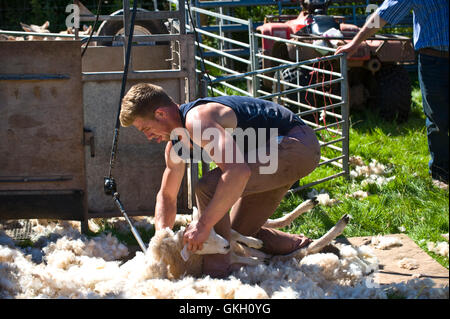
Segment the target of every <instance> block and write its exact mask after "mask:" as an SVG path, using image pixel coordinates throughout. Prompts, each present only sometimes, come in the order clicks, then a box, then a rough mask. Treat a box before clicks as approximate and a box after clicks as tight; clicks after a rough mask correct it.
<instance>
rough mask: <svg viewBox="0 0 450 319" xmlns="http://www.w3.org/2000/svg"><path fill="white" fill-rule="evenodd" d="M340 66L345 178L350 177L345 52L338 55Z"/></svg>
mask: <svg viewBox="0 0 450 319" xmlns="http://www.w3.org/2000/svg"><path fill="white" fill-rule="evenodd" d="M340 68H341V77H342V78H343V81H342V82H341V97H342V102H343V105H342V108H341V110H342V120H343V121H344V123H343V124H342V136H343V137H344V140H343V141H342V153H343V155H344V158H343V159H342V168H343V170H344V174H345V175H344V176H345V177H346V178H349V177H350V168H349V163H348V161H349V153H350V150H349V144H350V128H349V121H348V120H349V119H348V117H349V103H348V78H347V54H344V55H343V56H341V57H340Z"/></svg>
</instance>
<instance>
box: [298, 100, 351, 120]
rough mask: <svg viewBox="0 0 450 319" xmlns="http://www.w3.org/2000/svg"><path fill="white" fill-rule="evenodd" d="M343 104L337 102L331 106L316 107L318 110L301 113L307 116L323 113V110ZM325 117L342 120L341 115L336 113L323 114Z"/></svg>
mask: <svg viewBox="0 0 450 319" xmlns="http://www.w3.org/2000/svg"><path fill="white" fill-rule="evenodd" d="M343 104H344V102H339V103H335V104H331V105H327V106H323V107H318V108H314V109H312V110H311V111H305V112H302V115H308V114H312V113H316V112H320V111H324V110H329V109H332V108H335V107H338V106H341V105H343ZM325 114H326V115H330V116H334V117H336V118H338V119H342V115H340V114H337V113H333V112H325Z"/></svg>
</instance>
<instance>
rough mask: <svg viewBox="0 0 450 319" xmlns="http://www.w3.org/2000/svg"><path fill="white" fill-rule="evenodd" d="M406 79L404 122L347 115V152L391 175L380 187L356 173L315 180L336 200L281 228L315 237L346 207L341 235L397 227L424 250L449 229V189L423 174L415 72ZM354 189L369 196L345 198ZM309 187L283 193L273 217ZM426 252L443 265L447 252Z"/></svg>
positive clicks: (425, 155) (324, 172) (326, 171)
mask: <svg viewBox="0 0 450 319" xmlns="http://www.w3.org/2000/svg"><path fill="white" fill-rule="evenodd" d="M412 81H413V94H412V99H413V105H412V109H413V110H412V114H411V116H410V118H409V120H408V122H406V123H403V124H397V123H392V122H386V121H383V120H382V119H380V118H379V117H378V116H377V115H376V114H374V113H372V112H370V111H366V112H363V113H356V114H354V113H352V112H351V115H350V155H351V156H352V155H359V156H361V157H362V158H363V159H364V161H365V162H366V164H368V163H369V162H370V161H371V160H372V159H375V160H377V161H378V162H380V163H382V164H384V165H386V166H388V167H390V168H391V170H390V172H389V174H388V175H387V176H388V177H390V176H395V179H394V180H393V181H391V182H389V183H388V184H386V185H384V186H382V187H379V186H377V185H374V184H372V185H367V186H365V187H363V186H362V185H361V183H360V181H361V179H348V180H347V179H345V178H342V177H341V178H337V179H334V180H331V181H328V182H325V183H322V184H319V185H316V186H315V187H314V188H316V189H317V190H318V191H320V190H322V189H323V190H324V191H326V192H327V193H329V194H330V197H331V198H336V199H339V200H341V201H342V204H340V205H337V206H333V207H315V208H314V209H313V210H312V211H311V212H308V213H306V214H304V215H303V216H300V217H299V218H298V219H297V220H295V221H294V223H293V224H292V225H291V226H290V227H289V228H286V229H284V230H285V231H288V232H291V233H303V234H305V235H306V236H309V237H311V238H317V237H319V236H321V235H323V234H325V233H326V232H327V231H328V230H329V228H330V227H332V226H333V225H334V224H335V223H336V222H337V221H338V220H339V218H340V217H341V216H342V215H343V214H345V213H348V214H350V215H351V216H352V217H353V218H352V220H351V221H350V224H349V225H348V226H347V227H346V229H345V231H344V233H343V235H344V236H346V237H354V236H373V235H378V234H395V233H400V232H403V233H405V234H407V235H408V236H409V237H410V238H411V239H413V240H414V241H415V242H416V243H417V244H418V245H419V246H420V247H421V248H422V249H424V250H425V251H427V252H428V250H427V247H426V246H427V245H426V243H427V242H428V241H432V242H437V241H444V239H443V238H442V237H441V234H445V233H448V231H449V193H448V191H447V192H446V191H443V190H440V189H438V188H436V187H434V186H433V185H432V183H431V178H430V176H429V174H428V161H429V152H428V145H427V137H426V129H425V116H424V114H423V111H422V101H421V94H420V89H419V85H418V82H417V77H416V76H414V75H413V76H412ZM332 170H333V168H330V167H329V166H327V167H319V168H318V169H316V170H315V171H314V172H313V173H312V174H311V175H309V176H307V177H305V178H304V179H303V180H302V181H301V184H306V183H309V182H311V181H314V180H317V179H319V178H320V177H325V176H328V175H331V171H332ZM336 172H337V171H336ZM360 189H362V190H365V191H368V192H369V194H370V196H369V197H367V198H365V199H362V200H358V199H353V198H349V199H347V198H345V195H346V194H351V193H353V192H355V191H357V190H360ZM309 191H310V189H307V190H303V191H300V192H298V193H297V194H295V195H291V196H288V197H286V198H285V199H284V200H283V201H282V203H281V205H280V206H279V208H278V209H277V211H276V212H275V214H274V216H273V217H279V216H281V215H282V213H283V212H287V211H290V210H292V209H294V208H295V207H296V206H297V205H298V204H299V203H301V202H302V201H303V200H305V199H306V198H307V193H308V192H309ZM428 253H429V254H430V255H431V256H432V257H433V258H434V259H436V260H437V261H438V262H439V263H440V264H442V265H443V266H444V267H446V268H448V267H449V263H448V258H446V257H443V256H439V255H436V254H434V253H432V252H428Z"/></svg>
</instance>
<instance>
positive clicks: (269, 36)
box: [255, 33, 336, 52]
mask: <svg viewBox="0 0 450 319" xmlns="http://www.w3.org/2000/svg"><path fill="white" fill-rule="evenodd" d="M255 36H257V37H259V38H262V39H268V40H275V41H278V42H284V43H289V44H294V45H297V46H302V47H308V48H313V49H319V50H324V51H329V52H336V49H334V48H329V47H323V46H321V45H314V44H309V43H304V42H299V41H293V40H287V39H283V38H278V37H273V36H271V35H265V34H260V33H255Z"/></svg>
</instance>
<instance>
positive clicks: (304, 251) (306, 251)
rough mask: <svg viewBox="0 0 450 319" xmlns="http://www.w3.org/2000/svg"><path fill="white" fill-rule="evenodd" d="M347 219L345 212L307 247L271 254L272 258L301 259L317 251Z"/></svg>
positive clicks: (280, 259) (328, 241)
mask: <svg viewBox="0 0 450 319" xmlns="http://www.w3.org/2000/svg"><path fill="white" fill-rule="evenodd" d="M349 220H350V215H347V214H345V215H344V216H342V217H341V219H340V220H339V221H338V222H337V224H336V225H335V226H334V227H333V228H331V229H330V230H329V231H328V232H327V233H326V234H325V235H323V236H322V237H320V238H319V239H317V240H315V241H313V242H312V243H311V244H309V245H308V246H307V247H303V248H300V249H297V250H296V251H294V252H292V253H290V254H287V255H282V256H273V257H272V260H273V261H285V260H289V259H291V258H297V259H302V258H303V257H305V256H307V255H311V254H315V253H318V252H319V251H320V250H321V249H323V248H324V247H325V246H327V245H328V244H330V243H331V241H332V240H333V239H335V238H336V237H337V236H339V235H340V234H341V233H342V232H343V231H344V228H345V226H347V224H348V222H349Z"/></svg>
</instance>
